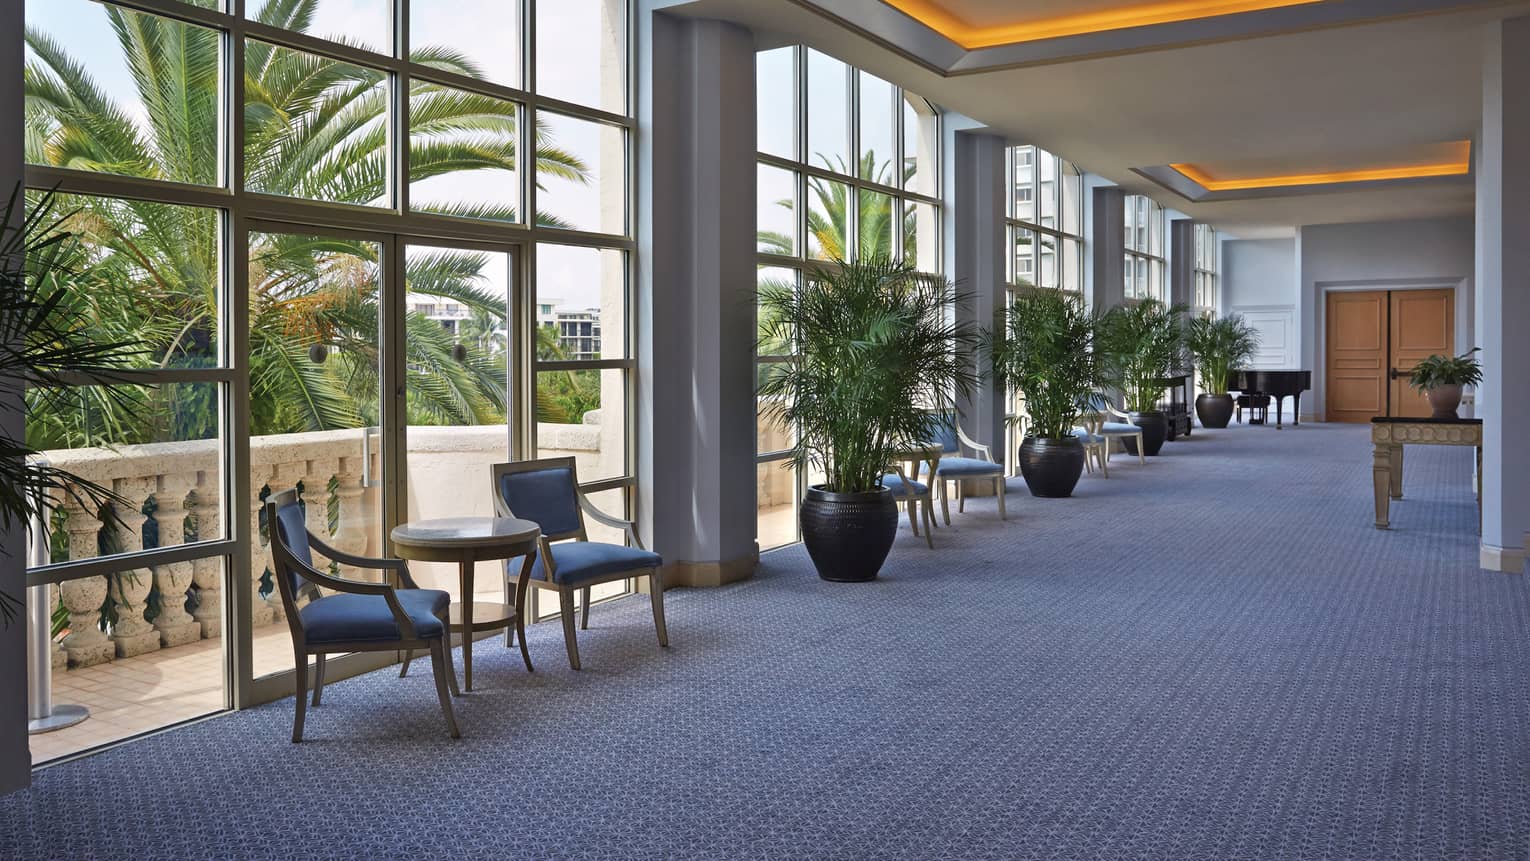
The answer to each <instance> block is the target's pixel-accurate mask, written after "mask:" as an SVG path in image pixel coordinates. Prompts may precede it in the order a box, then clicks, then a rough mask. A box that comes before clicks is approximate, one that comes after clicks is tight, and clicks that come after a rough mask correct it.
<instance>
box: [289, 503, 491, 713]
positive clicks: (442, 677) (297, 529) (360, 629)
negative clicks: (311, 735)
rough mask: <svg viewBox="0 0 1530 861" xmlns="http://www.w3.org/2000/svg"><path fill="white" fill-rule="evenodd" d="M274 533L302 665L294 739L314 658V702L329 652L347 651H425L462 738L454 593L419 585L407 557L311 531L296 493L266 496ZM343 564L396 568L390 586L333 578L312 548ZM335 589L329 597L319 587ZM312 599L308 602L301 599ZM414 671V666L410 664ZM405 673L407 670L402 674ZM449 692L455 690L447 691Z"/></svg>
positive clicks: (440, 694)
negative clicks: (367, 552) (374, 555)
mask: <svg viewBox="0 0 1530 861" xmlns="http://www.w3.org/2000/svg"><path fill="white" fill-rule="evenodd" d="M266 523H267V524H268V528H269V529H270V535H271V570H272V572H274V579H275V580H276V588H277V590H278V591H279V592H280V593H281V596H282V609H283V611H284V612H285V613H286V615H287V624H288V626H289V627H290V628H291V630H292V650H293V652H294V653H295V655H294V657H295V665H296V667H297V716H296V717H295V718H294V720H293V722H292V740H293V741H294V742H300V741H302V740H303V713H304V707H305V706H306V704H307V702H306V701H307V693H308V658H309V656H313V658H314V679H313V705H314V707H315V708H318V706H319V696H320V694H321V693H322V692H323V690H324V659H325V656H326V655H329V654H334V653H343V652H397V651H404V652H409V651H413V650H414V649H424V650H428V651H429V652H430V662H431V667H432V669H434V670H435V676H436V696H437V698H438V699H440V701H441V711H442V713H444V714H445V715H446V726H447V728H448V729H450V730H451V734H452V738H460V737H461V734H460V733H459V732H458V731H457V718H456V717H455V716H454V715H453V714H452V700H451V698H452V696H455V695H456V694H457V676H456V674H455V673H454V672H453V670H452V658H451V655H452V653H451V648H450V646H449V645H448V643H449V641H448V640H447V630H448V627H447V608H448V607H449V606H450V604H451V597H450V596H449V595H447V593H445V592H442V591H441V590H439V589H420V588H418V587H417V586H416V585H415V582H414V578H413V577H411V576H409V566H408V565H406V564H405V563H404V560H402V559H369V558H366V557H363V556H353V555H351V554H349V553H346V552H344V551H341V550H336V549H335V548H333V547H330V546H329V545H327V544H325V543H324V542H322V541H320V540H319V539H318V538H316V537H314V536H313V535H312V534H311V533H309V531H308V528H307V526H306V525H305V524H304V520H303V506H302V504H301V503H299V502H298V494H297V491H296V490H287V491H283V492H281V493H278V494H274V495H272V496H271V497H270V499H268V500H267V501H266ZM314 550H318V551H319V552H320V553H322V554H323V555H324V556H326V557H327V558H329V559H332V560H334V561H335V562H339V563H341V564H344V565H354V566H356V567H358V568H369V569H372V570H379V571H386V572H389V573H390V574H391V575H392V577H391V579H392V581H393V582H391V583H365V582H360V581H356V580H346V579H343V578H340V577H334V576H332V575H329V574H326V573H324V572H323V571H320V570H319V569H318V568H317V567H316V566H315V565H314V563H313V551H314ZM321 586H322V587H324V588H325V589H329V590H331V591H332V592H333V593H334V594H331V595H325V594H324V593H322V592H321V591H320V590H319V587H321ZM304 600H307V603H306V604H304V603H302V602H303V601H304ZM404 669H405V670H407V669H408V663H407V662H406V663H405V665H404ZM399 675H403V672H402V671H401V672H400V673H399ZM448 690H450V693H448Z"/></svg>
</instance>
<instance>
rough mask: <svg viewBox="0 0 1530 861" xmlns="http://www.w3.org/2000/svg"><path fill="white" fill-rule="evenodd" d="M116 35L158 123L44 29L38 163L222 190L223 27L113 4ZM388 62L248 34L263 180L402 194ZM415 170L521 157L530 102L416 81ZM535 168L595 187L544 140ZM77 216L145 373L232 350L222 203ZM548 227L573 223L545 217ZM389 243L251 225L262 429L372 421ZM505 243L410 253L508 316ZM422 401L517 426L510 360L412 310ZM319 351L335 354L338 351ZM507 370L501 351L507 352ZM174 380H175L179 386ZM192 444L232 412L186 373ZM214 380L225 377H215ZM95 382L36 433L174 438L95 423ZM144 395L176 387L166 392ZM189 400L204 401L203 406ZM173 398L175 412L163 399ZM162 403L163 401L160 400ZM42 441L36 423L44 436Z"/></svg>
mask: <svg viewBox="0 0 1530 861" xmlns="http://www.w3.org/2000/svg"><path fill="white" fill-rule="evenodd" d="M316 5H317V0H272V2H270V3H267V4H266V5H265V6H264V7H263V8H262V10H261V12H260V16H259V18H260V21H261V22H262V23H265V24H269V25H272V26H275V27H280V28H282V29H285V30H293V31H298V32H304V31H306V30H307V29H308V28H309V27H310V26H311V24H312V20H313V15H314V11H315V7H316ZM102 8H103V11H104V13H105V14H106V15H107V17H108V20H109V23H110V25H111V27H112V29H113V30H114V32H115V33H116V36H117V39H118V42H119V44H120V47H121V50H122V54H123V58H124V60H125V61H126V66H127V68H128V70H129V73H130V75H131V77H132V82H133V85H134V88H135V91H136V94H137V96H138V98H139V100H140V102H141V105H142V119H141V121H135V119H134V118H133V116H132V115H131V114H130V112H129V111H128V110H127V109H125V108H123V107H122V106H119V105H117V104H114V103H113V101H112V100H111V99H110V98H109V97H108V96H107V95H106V93H105V91H103V90H102V88H101V87H100V86H99V85H98V84H97V82H96V81H94V80H93V79H92V77H91V76H90V75H89V74H88V73H87V72H86V70H85V68H84V66H83V64H82V63H80V62H79V61H78V60H76V59H75V58H73V57H72V56H70V54H69V53H68V52H67V51H66V50H65V48H64V46H63V45H61V44H60V43H58V42H57V41H56V40H54V39H52V38H51V37H49V36H48V35H47V34H45V33H42V32H39V31H37V30H35V29H29V30H28V32H27V34H26V39H27V45H28V47H29V48H30V54H31V56H30V57H29V62H28V64H27V67H26V71H25V86H26V115H25V125H24V139H25V146H26V155H27V160H28V161H29V162H32V163H37V164H47V165H56V166H59V167H66V168H74V169H79V170H89V171H102V172H108V173H118V174H127V175H132V176H139V177H146V178H151V179H158V180H168V181H176V182H185V183H195V184H204V185H205V184H211V183H213V182H215V181H216V179H217V166H218V153H217V140H218V134H217V130H218V123H219V119H218V116H219V99H220V96H219V87H218V68H219V59H218V38H219V37H218V35H217V34H216V33H214V32H212V31H210V30H205V29H202V28H198V27H193V26H187V25H183V24H179V23H175V22H171V21H168V20H166V19H162V18H157V17H155V16H152V15H147V14H141V13H136V12H131V11H126V10H123V9H120V8H117V7H113V6H104V7H102ZM413 59H414V60H415V61H416V62H419V63H422V64H424V65H427V66H431V67H434V68H437V69H441V70H444V71H450V72H456V73H459V74H465V75H470V76H476V75H477V74H478V70H477V69H475V68H474V67H473V65H472V64H471V63H470V62H469V61H468V60H467V59H466V58H464V57H463V56H461V55H460V54H458V53H456V52H453V51H450V50H447V49H442V48H432V47H423V48H420V49H417V50H416V51H414V54H413ZM381 82H382V75H381V73H378V72H376V71H373V70H369V69H363V68H360V67H357V66H353V65H350V64H348V63H343V62H339V61H335V60H331V59H328V58H324V57H319V56H315V55H311V54H305V53H302V52H298V51H293V50H290V49H286V48H282V47H277V46H274V45H268V44H265V43H261V42H257V41H253V40H252V41H249V42H248V43H247V44H246V48H245V69H244V84H245V93H246V97H245V105H243V111H244V118H245V129H246V131H245V140H244V142H243V144H244V150H243V152H244V161H245V177H244V182H245V186H246V188H249V189H251V190H255V191H264V192H268V193H275V194H283V195H288V196H293V197H300V198H307V199H313V200H324V201H333V202H340V203H349V204H360V205H367V204H376V203H378V202H381V201H384V200H386V197H387V194H388V186H387V182H388V170H387V165H388V142H387V119H388V112H387V98H388V97H387V91H386V88H385V87H384V86H382V85H381ZM409 104H410V118H411V123H410V125H411V129H410V171H409V173H410V177H409V178H410V180H411V182H416V183H417V182H419V181H421V180H427V179H430V178H432V177H436V176H441V175H445V174H450V173H454V172H459V171H474V170H514V169H515V168H516V129H515V123H516V113H515V106H514V105H513V104H511V103H508V102H504V101H502V100H499V99H494V98H490V97H487V96H481V95H478V94H474V93H468V92H464V91H460V90H453V89H449V88H446V87H442V86H439V85H436V84H433V83H429V82H425V81H418V80H417V81H415V82H414V84H413V86H412V87H411V88H410V93H409ZM535 138H536V152H535V154H534V157H535V162H536V163H535V166H534V170H535V171H536V174H537V176H539V177H546V176H555V177H560V178H563V179H566V180H570V181H573V182H587V181H588V169H587V167H586V166H585V164H584V163H583V162H582V161H581V160H580V159H579V158H578V157H576V156H574V155H573V154H571V153H568V152H566V151H564V150H561V149H559V148H557V147H556V146H554V145H553V144H552V143H551V141H550V140H549V138H548V135H547V134H546V132H545V130H544V129H538V130H537V131H536V134H535ZM66 205H67V206H70V207H72V208H74V209H75V212H74V214H73V215H72V216H71V217H70V218H68V219H66V220H65V221H64V222H63V224H64V226H65V227H66V229H68V230H69V231H71V232H72V233H74V234H77V235H78V236H80V237H81V239H82V240H83V241H84V243H85V244H86V245H87V247H88V248H89V249H90V255H89V256H90V266H91V268H92V269H94V270H95V271H96V275H97V276H98V277H103V278H110V279H111V280H110V282H109V283H112V284H114V285H117V288H116V289H114V290H111V291H98V292H97V293H96V294H95V295H91V296H89V297H80V304H81V310H82V312H83V313H85V314H86V315H87V316H88V319H90V320H91V323H92V325H93V326H95V327H96V328H97V330H98V331H101V332H103V333H110V334H111V335H114V336H122V337H126V338H129V339H132V340H134V341H136V342H137V343H140V344H143V345H144V346H145V347H146V350H145V352H144V354H143V356H142V358H138V359H135V360H134V362H133V364H134V366H138V367H167V366H174V367H187V366H207V365H211V364H213V363H214V362H215V361H216V356H217V347H216V345H215V343H214V337H215V334H214V333H215V332H216V331H217V308H218V295H219V292H220V291H219V284H220V283H221V278H220V269H219V264H218V236H219V225H218V220H217V218H216V215H215V214H214V213H212V212H211V211H207V210H199V209H195V208H192V207H185V206H169V205H164V204H155V203H145V202H141V201H132V200H116V199H110V200H109V199H102V198H88V197H75V198H71V199H69V200H68V201H67V204H66ZM415 208H416V209H428V210H430V211H433V212H440V213H446V214H450V215H458V216H464V217H471V218H479V219H495V220H507V221H513V220H515V219H516V218H517V212H516V209H515V207H514V206H511V205H504V204H500V205H482V204H464V203H461V202H455V201H430V200H423V201H416V202H415ZM538 221H539V223H542V224H548V225H553V226H557V225H558V224H559V222H558V221H557V220H556V219H555V218H553V217H550V216H544V215H541V214H539V215H538ZM378 250H379V249H378V247H377V246H376V244H374V243H368V242H359V241H354V240H341V239H334V238H329V237H323V236H308V235H295V234H274V233H273V234H251V235H250V237H249V260H250V263H249V267H250V279H249V281H250V287H249V316H250V355H249V364H250V375H251V377H250V385H251V395H252V403H253V405H254V407H255V409H254V411H253V413H254V414H253V417H252V418H253V420H254V425H253V427H252V429H251V431H252V433H256V434H270V433H287V432H293V431H301V430H322V429H328V428H340V427H355V426H357V425H358V424H360V423H362V422H366V423H375V420H376V418H375V412H376V409H377V407H376V401H377V382H378V380H377V376H378V367H377V356H378V337H377V332H378V324H377V321H378V292H377V284H378V283H379V278H378V267H379V261H378V259H377V255H378ZM488 259H489V258H488V256H487V255H482V254H476V253H468V252H453V251H433V252H432V253H428V254H420V255H414V254H411V255H410V256H409V260H408V263H407V265H406V273H405V275H406V280H407V284H408V289H409V291H410V292H411V293H413V294H424V295H430V296H435V297H440V298H444V299H449V300H452V301H456V302H460V303H462V304H464V305H466V306H467V307H468V308H469V309H470V311H471V312H472V313H473V314H475V315H484V316H486V317H489V318H494V319H497V320H500V321H503V320H504V319H505V310H506V309H505V302H504V299H503V297H502V296H500V297H496V296H494V295H493V294H492V293H491V292H490V291H488V290H487V289H486V288H485V286H484V284H485V280H486V279H485V277H484V275H483V272H484V269H485V266H486V264H487V263H488ZM405 325H406V329H407V336H406V350H407V357H406V359H407V367H408V380H407V381H408V393H409V399H408V412H409V419H410V421H411V422H417V423H451V424H461V423H481V422H491V421H502V420H503V418H504V414H505V389H504V372H503V368H502V367H497V366H496V361H495V358H494V356H493V355H492V350H488V349H483V346H486V345H479V344H473V345H469V349H468V351H467V352H468V356H467V358H466V360H463V361H458V360H456V359H454V358H453V352H454V351H453V347H454V344H453V341H452V338H451V337H450V335H448V334H447V333H446V332H445V331H444V330H443V329H442V328H441V327H440V326H438V325H436V324H434V323H432V322H431V321H430V320H428V319H426V318H424V317H423V316H420V315H416V314H410V315H409V316H408V318H407V319H406V324H405ZM317 357H333V360H329V359H326V360H325V361H323V362H322V363H320V362H317V361H314V358H317ZM501 364H502V361H501ZM166 388H170V387H166ZM177 388H180V389H181V391H179V392H177V393H175V398H176V401H175V403H174V404H173V406H174V407H175V410H174V411H173V412H175V413H176V415H177V418H176V421H177V422H183V423H184V424H185V425H186V426H184V427H180V428H177V429H176V430H177V432H178V433H181V434H186V435H183V436H180V437H179V438H182V439H185V438H198V436H197V434H199V433H200V434H201V435H207V434H209V433H212V432H214V429H215V424H214V423H215V422H216V410H215V409H214V408H212V404H211V403H204V404H197V403H195V401H197V399H198V397H200V398H201V399H202V400H207V399H208V398H210V393H207V394H203V395H193V394H189V393H188V387H177ZM204 388H210V387H204ZM96 395H97V393H94V392H91V391H81V392H80V393H78V396H79V398H81V399H83V400H85V401H90V403H87V404H84V405H83V407H82V408H80V409H69V410H56V411H54V413H53V414H52V415H51V416H49V417H48V420H47V421H39V422H37V423H36V425H37V427H38V428H39V431H38V441H39V442H48V443H49V444H68V445H82V444H91V443H93V442H97V441H101V440H107V441H111V442H119V443H132V442H142V441H147V440H149V439H153V438H161V437H162V435H163V433H162V431H163V429H155V428H136V429H135V428H118V429H116V432H114V433H112V434H107V433H105V432H104V430H103V427H102V425H101V424H100V423H99V421H96V420H95V418H92V419H91V420H90V421H87V420H84V419H82V418H80V417H81V416H91V417H96V416H97V414H98V413H105V412H109V411H108V410H107V407H108V404H107V403H105V402H104V401H101V400H100V398H99V397H97V396H96ZM145 397H151V398H158V399H161V400H163V399H164V398H166V397H168V393H167V392H165V391H161V392H157V393H147V394H146V395H145ZM188 401H189V402H191V403H188ZM161 406H162V407H163V406H166V405H165V404H161ZM147 412H148V413H150V414H154V413H159V414H164V413H165V410H163V409H161V410H150V411H147ZM30 436H32V434H31V433H30V430H29V437H30Z"/></svg>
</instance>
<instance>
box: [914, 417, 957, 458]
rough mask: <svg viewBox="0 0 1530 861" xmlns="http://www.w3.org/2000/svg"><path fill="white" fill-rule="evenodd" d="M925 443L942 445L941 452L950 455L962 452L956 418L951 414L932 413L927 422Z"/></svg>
mask: <svg viewBox="0 0 1530 861" xmlns="http://www.w3.org/2000/svg"><path fill="white" fill-rule="evenodd" d="M926 426H927V427H928V428H929V430H927V431H926V432H925V438H924V440H923V441H924V442H934V443H940V450H941V451H942V452H943V453H946V454H950V453H954V452H957V451H960V450H961V445H960V443H959V441H958V440H957V438H956V416H955V415H953V414H951V413H930V417H929V420H928V421H927V422H926Z"/></svg>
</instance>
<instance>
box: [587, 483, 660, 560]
mask: <svg viewBox="0 0 1530 861" xmlns="http://www.w3.org/2000/svg"><path fill="white" fill-rule="evenodd" d="M579 507H580V508H582V509H584V513H585V514H587V515H589V517H590V519H591V520H593V521H595V522H596V523H599V524H601V525H602V526H609V527H611V528H612V529H620V530H622V531H623V532H625V533H627V540H629V541H631V542H632V546H633V547H636V548H637V549H639V550H647V549H648V548H647V547H644V546H643V539H641V538H639V537H638V534H637V524H636V523H633V522H632V521H631V520H622V519H621V518H619V517H612V516H611V515H609V514H606V513H605V512H604V511H601V510H600V509H598V508H596V507H595V504H594V503H592V502H590V500H589V498H588V497H586V496H585V495H584V491H580V492H579Z"/></svg>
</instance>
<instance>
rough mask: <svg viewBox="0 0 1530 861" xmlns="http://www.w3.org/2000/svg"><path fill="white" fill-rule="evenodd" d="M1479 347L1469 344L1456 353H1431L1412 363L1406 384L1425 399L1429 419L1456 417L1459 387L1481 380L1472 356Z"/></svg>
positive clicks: (1472, 384)
mask: <svg viewBox="0 0 1530 861" xmlns="http://www.w3.org/2000/svg"><path fill="white" fill-rule="evenodd" d="M1480 349H1482V348H1481V347H1473V348H1471V349H1470V350H1467V351H1466V352H1464V353H1462V354H1461V355H1459V356H1441V355H1433V356H1430V357H1429V358H1427V359H1425V360H1423V361H1422V362H1419V363H1418V364H1417V365H1414V366H1413V370H1412V371H1411V374H1412V377H1411V379H1410V380H1409V385H1411V386H1413V388H1415V389H1418V390H1419V391H1421V392H1423V393H1424V397H1426V398H1428V399H1429V406H1430V407H1432V408H1433V409H1434V415H1433V416H1431V418H1437V419H1453V418H1459V416H1457V415H1456V407H1459V406H1461V389H1462V388H1463V387H1465V386H1475V385H1477V384H1478V383H1481V382H1482V366H1481V365H1479V364H1477V360H1476V359H1475V358H1474V355H1475V354H1476V352H1477V351H1478V350H1480Z"/></svg>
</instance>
